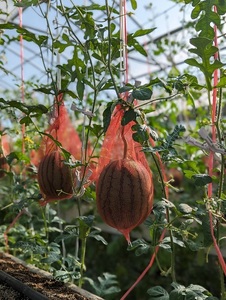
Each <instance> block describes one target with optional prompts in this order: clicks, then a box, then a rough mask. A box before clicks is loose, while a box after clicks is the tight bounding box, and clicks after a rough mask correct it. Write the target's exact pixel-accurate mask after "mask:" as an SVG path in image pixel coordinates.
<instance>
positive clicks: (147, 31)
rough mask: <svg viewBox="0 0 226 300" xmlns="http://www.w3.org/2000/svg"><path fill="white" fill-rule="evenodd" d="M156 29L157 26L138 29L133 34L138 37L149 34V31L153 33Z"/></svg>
mask: <svg viewBox="0 0 226 300" xmlns="http://www.w3.org/2000/svg"><path fill="white" fill-rule="evenodd" d="M155 29H156V27H155V28H151V29H139V30H137V31H136V32H135V33H134V34H133V37H138V36H144V35H147V34H149V33H151V32H152V31H154V30H155Z"/></svg>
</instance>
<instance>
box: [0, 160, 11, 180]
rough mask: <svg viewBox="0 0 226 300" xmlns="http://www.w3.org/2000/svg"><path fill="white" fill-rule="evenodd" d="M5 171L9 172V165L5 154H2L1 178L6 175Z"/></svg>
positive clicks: (0, 164) (0, 162) (0, 161)
mask: <svg viewBox="0 0 226 300" xmlns="http://www.w3.org/2000/svg"><path fill="white" fill-rule="evenodd" d="M5 172H9V165H8V163H7V160H6V158H5V156H3V155H0V178H3V177H4V176H5V174H6V173H5Z"/></svg>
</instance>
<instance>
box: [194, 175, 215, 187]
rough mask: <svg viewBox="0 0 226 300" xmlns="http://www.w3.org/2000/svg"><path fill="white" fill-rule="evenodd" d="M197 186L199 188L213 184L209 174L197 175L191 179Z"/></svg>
mask: <svg viewBox="0 0 226 300" xmlns="http://www.w3.org/2000/svg"><path fill="white" fill-rule="evenodd" d="M191 178H192V179H193V180H194V182H195V185H197V186H205V185H207V184H209V183H211V182H212V178H211V177H210V176H209V175H207V174H196V175H193V176H192V177H191Z"/></svg>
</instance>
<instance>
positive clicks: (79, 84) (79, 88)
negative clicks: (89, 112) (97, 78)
mask: <svg viewBox="0 0 226 300" xmlns="http://www.w3.org/2000/svg"><path fill="white" fill-rule="evenodd" d="M84 91H85V85H84V82H83V81H81V80H78V82H77V93H78V97H79V99H80V100H82V99H83V97H84Z"/></svg>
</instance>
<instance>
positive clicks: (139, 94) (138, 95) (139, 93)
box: [132, 87, 152, 100]
mask: <svg viewBox="0 0 226 300" xmlns="http://www.w3.org/2000/svg"><path fill="white" fill-rule="evenodd" d="M132 96H133V98H134V99H137V100H149V99H151V96H152V90H151V89H150V88H148V87H144V88H139V89H138V88H137V89H135V90H133V92H132Z"/></svg>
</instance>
